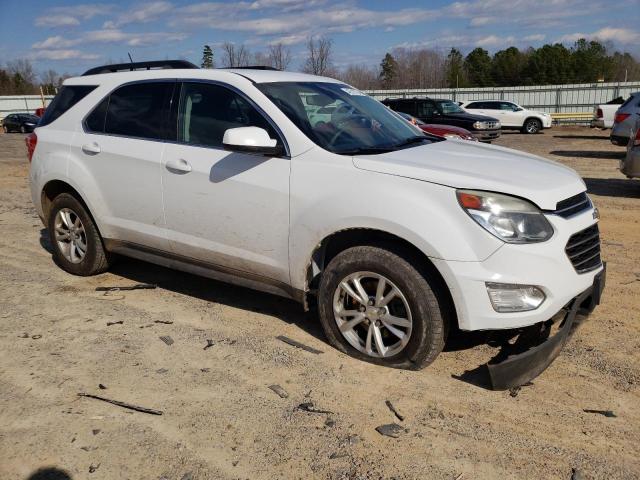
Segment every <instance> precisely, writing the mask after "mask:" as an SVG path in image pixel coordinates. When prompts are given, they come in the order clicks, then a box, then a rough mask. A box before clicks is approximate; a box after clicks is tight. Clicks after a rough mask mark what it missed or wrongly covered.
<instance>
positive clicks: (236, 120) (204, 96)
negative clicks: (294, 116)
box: [178, 82, 280, 148]
mask: <svg viewBox="0 0 640 480" xmlns="http://www.w3.org/2000/svg"><path fill="white" fill-rule="evenodd" d="M238 127H259V128H263V129H265V130H266V131H267V132H268V133H269V136H270V137H271V138H276V139H278V143H280V140H279V136H278V135H277V133H276V132H275V130H274V129H273V127H272V126H271V124H270V123H269V122H268V121H267V120H266V119H265V118H264V117H263V116H262V114H261V113H260V112H258V111H257V110H256V109H255V107H253V105H251V103H249V101H248V100H246V99H245V98H244V97H242V96H241V95H239V94H237V93H236V92H234V91H233V90H231V89H228V88H226V87H223V86H221V85H216V84H212V83H199V82H185V83H183V84H182V89H181V92H180V103H179V107H178V141H179V142H181V143H187V144H191V145H202V146H207V147H219V148H221V147H222V138H223V137H224V132H226V131H227V130H228V129H230V128H238Z"/></svg>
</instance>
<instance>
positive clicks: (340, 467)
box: [0, 128, 640, 480]
mask: <svg viewBox="0 0 640 480" xmlns="http://www.w3.org/2000/svg"><path fill="white" fill-rule="evenodd" d="M497 143H498V144H500V145H505V146H509V147H513V148H518V149H522V150H526V151H529V152H533V153H537V154H540V155H544V156H546V157H549V158H553V159H555V160H558V161H560V162H562V163H564V164H566V165H569V166H571V167H573V168H575V169H577V170H578V171H579V172H580V174H581V175H582V176H583V177H584V178H585V181H586V183H587V185H588V187H589V190H590V192H591V193H592V195H593V198H594V200H595V202H596V204H597V206H598V207H599V208H600V211H601V215H602V221H601V227H600V228H601V231H602V237H603V242H604V243H603V256H604V258H605V260H606V261H607V262H608V267H609V270H608V284H607V290H606V291H605V296H604V300H603V302H604V303H603V304H602V305H601V306H600V307H599V308H598V309H597V310H596V312H595V313H594V314H593V315H592V316H591V317H590V318H589V320H588V321H587V322H586V323H584V324H583V325H582V326H581V328H580V329H579V330H578V332H577V334H576V335H575V336H574V337H573V338H572V340H571V342H570V344H569V345H568V346H567V348H566V349H565V350H564V352H563V353H562V354H561V356H560V357H559V358H558V359H557V360H556V361H555V363H554V364H553V365H552V366H551V367H550V368H549V369H548V370H547V371H546V372H545V373H544V374H543V375H541V376H540V377H538V378H537V379H536V380H535V381H534V384H533V385H532V386H529V387H525V388H523V389H522V390H521V391H520V392H519V394H518V395H517V396H515V397H512V396H510V394H509V392H493V391H489V390H486V389H483V388H480V387H478V386H475V385H472V384H469V383H466V382H464V381H461V380H459V379H457V378H456V377H457V376H459V375H461V374H462V373H463V372H465V370H470V369H473V368H475V367H476V366H478V365H479V364H481V363H483V362H485V361H487V360H488V359H489V358H490V357H491V356H492V355H493V354H494V353H495V348H494V347H491V346H489V345H488V344H487V343H486V341H485V340H483V339H482V338H480V339H479V338H477V337H473V336H458V337H455V338H453V339H452V340H451V342H450V343H449V345H448V347H447V351H445V352H444V353H443V354H442V355H441V356H440V357H439V359H438V360H437V361H436V362H435V363H434V364H433V365H432V366H431V367H430V368H428V369H426V370H424V371H421V372H406V371H397V370H391V369H385V368H381V367H377V366H373V365H369V364H366V363H363V362H359V361H357V360H353V359H351V358H349V357H347V356H345V355H342V354H341V353H339V352H337V351H335V350H334V349H332V348H330V347H329V346H328V345H327V344H326V343H325V342H324V340H323V336H322V333H321V331H320V329H319V327H318V325H317V323H316V320H315V318H314V315H313V314H304V313H303V312H302V311H301V309H300V308H299V306H298V305H297V304H295V303H293V302H290V301H287V300H283V299H280V298H277V297H273V296H269V295H266V294H261V293H256V292H253V291H250V290H245V289H241V288H237V287H232V286H228V285H224V284H221V283H216V282H213V281H210V280H206V279H202V278H198V277H194V276H190V275H186V274H182V273H177V272H173V271H170V270H166V269H163V268H160V267H156V266H152V265H148V264H143V263H140V262H136V261H133V260H122V261H120V262H119V263H118V264H117V265H116V266H115V267H114V268H113V270H112V271H111V272H110V273H106V274H103V275H100V276H97V277H93V278H79V277H73V276H71V275H68V274H66V273H64V272H63V271H62V270H60V269H58V268H57V267H56V266H55V265H54V264H53V262H52V261H51V256H50V253H49V248H50V246H49V245H48V242H47V240H46V237H45V236H44V230H43V227H42V225H41V223H40V221H39V219H38V218H37V217H36V215H35V213H34V210H33V208H32V206H31V201H30V197H29V194H28V184H27V170H28V163H27V161H26V158H25V149H24V143H23V137H22V135H18V134H9V135H1V134H0V169H1V173H2V174H1V175H0V232H1V233H2V235H0V478H1V479H3V480H11V479H26V478H29V476H31V475H33V477H32V478H55V479H67V480H68V479H69V478H73V479H74V480H77V479H84V478H90V479H94V478H95V479H113V480H116V479H118V480H120V479H166V480H188V479H193V480H200V479H275V478H287V479H288V478H292V479H311V478H313V479H428V478H433V479H450V480H453V479H460V478H462V479H465V480H470V479H496V478H513V479H542V478H544V479H566V480H568V479H570V478H571V476H572V469H578V470H579V472H581V474H582V477H580V478H585V479H632V478H640V457H639V453H640V389H639V384H640V335H639V334H640V281H639V280H640V223H639V222H640V182H639V181H631V180H627V179H625V178H623V176H622V175H621V174H620V173H619V172H618V170H617V163H618V159H619V158H620V155H621V152H622V149H620V148H617V147H613V146H612V145H611V144H610V143H609V141H608V138H607V133H606V132H599V131H595V130H590V129H587V128H553V129H552V130H550V131H546V132H544V134H541V135H536V136H525V135H521V134H515V133H514V134H511V133H506V134H505V135H504V136H503V137H502V138H501V139H500V140H499V141H498V142H497ZM138 282H151V283H156V284H158V286H159V288H158V289H156V290H139V291H131V292H122V294H121V295H120V294H117V293H114V294H112V295H108V296H104V295H103V294H102V293H98V292H96V291H95V287H97V286H113V285H131V284H134V283H138ZM118 321H121V322H122V323H117V324H114V325H109V323H111V322H118ZM165 335H168V336H171V338H172V339H173V340H174V343H173V344H172V345H166V344H165V343H163V342H162V341H161V340H160V339H159V337H160V336H165ZM277 335H286V336H288V337H291V338H293V339H296V340H298V341H301V342H304V343H305V344H307V345H310V346H312V347H314V348H316V349H319V350H322V351H323V352H324V353H322V354H319V355H315V354H312V353H309V352H306V351H303V350H300V349H295V348H292V347H290V346H288V345H286V344H284V343H282V342H280V341H278V340H276V339H275V337H276V336H277ZM207 339H211V340H213V341H214V345H213V346H212V347H211V348H208V349H206V350H205V349H203V347H204V346H205V345H206V344H207ZM100 384H101V385H103V386H104V387H106V389H100V388H99V385H100ZM272 384H278V385H280V386H282V388H284V389H285V390H286V391H287V392H288V398H281V397H280V396H278V395H276V394H275V393H274V392H273V391H272V390H270V389H269V388H268V387H269V386H270V385H272ZM79 392H87V393H92V394H98V395H104V396H106V397H109V398H113V399H117V400H121V401H126V402H132V403H135V404H139V405H143V406H146V407H150V408H155V409H159V410H162V411H163V412H164V415H162V416H154V415H149V414H145V413H139V412H134V411H130V410H125V409H123V408H120V407H117V406H114V405H110V404H107V403H103V402H100V401H98V400H94V399H90V398H80V397H78V396H77V394H78V393H79ZM385 400H390V401H391V402H392V403H393V404H394V405H395V406H396V407H397V409H398V410H399V411H400V412H401V413H402V414H403V415H404V417H405V419H404V421H403V422H399V423H401V424H402V425H403V426H404V428H405V429H406V431H404V432H402V433H401V435H400V436H399V438H389V437H383V436H381V435H380V434H378V433H377V432H376V430H375V427H377V426H379V425H381V424H386V423H391V422H393V421H394V416H393V414H392V413H391V412H390V411H389V409H388V408H387V406H386V405H385ZM304 402H313V404H314V405H315V407H316V408H318V409H321V410H327V411H331V412H333V413H309V412H305V411H301V410H299V409H297V408H296V407H297V406H298V405H299V404H301V403H304ZM583 409H602V410H611V411H613V412H614V414H615V415H616V417H615V418H613V417H605V416H603V415H598V414H591V413H585V412H584V411H583ZM42 468H52V469H57V470H56V472H57V473H55V475H57V476H54V474H53V473H52V474H51V476H49V477H45V476H43V475H40V474H39V473H37V471H38V469H42ZM38 475H40V476H38ZM461 475H462V476H461Z"/></svg>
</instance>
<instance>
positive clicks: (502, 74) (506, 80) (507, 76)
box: [491, 47, 527, 86]
mask: <svg viewBox="0 0 640 480" xmlns="http://www.w3.org/2000/svg"><path fill="white" fill-rule="evenodd" d="M526 66H527V57H526V54H524V53H522V52H521V51H520V50H518V49H517V48H516V47H509V48H507V49H506V50H500V51H499V52H496V54H495V55H494V56H493V61H492V65H491V73H492V78H493V81H494V83H495V84H496V85H500V86H515V85H522V84H523V82H524V79H523V78H522V77H523V72H524V70H525V68H526Z"/></svg>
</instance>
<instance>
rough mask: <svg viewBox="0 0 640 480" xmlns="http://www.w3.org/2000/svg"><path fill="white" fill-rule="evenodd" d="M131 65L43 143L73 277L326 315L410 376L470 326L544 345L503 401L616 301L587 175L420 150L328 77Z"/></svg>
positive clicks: (42, 177)
mask: <svg viewBox="0 0 640 480" xmlns="http://www.w3.org/2000/svg"><path fill="white" fill-rule="evenodd" d="M117 67H118V66H109V67H104V68H96V69H93V70H91V71H89V72H88V73H89V74H85V75H84V76H81V77H77V78H70V79H68V80H66V81H65V83H64V86H63V88H62V90H61V92H60V93H59V94H58V96H57V97H56V98H55V100H54V101H53V102H52V104H51V105H50V107H49V108H48V109H47V111H46V114H45V116H44V117H43V119H42V123H41V124H40V125H39V127H38V128H37V129H36V131H35V134H34V136H33V137H31V138H30V139H29V142H30V151H31V152H32V163H31V174H30V177H31V192H32V198H33V202H34V204H35V206H36V208H37V211H38V213H39V215H40V217H41V218H42V220H43V222H44V224H45V226H46V227H47V229H48V231H49V234H50V239H51V243H52V245H53V248H54V254H53V257H54V260H55V261H56V263H57V264H58V265H59V266H60V267H61V268H63V269H64V270H66V271H67V272H70V273H72V274H75V275H94V274H97V273H100V272H103V271H105V270H106V269H107V268H108V267H109V265H110V263H111V261H112V259H113V254H122V255H127V256H131V257H136V258H139V259H143V260H147V261H150V262H153V263H158V264H161V265H165V266H168V267H171V268H176V269H180V270H185V271H188V272H192V273H196V274H199V275H203V276H207V277H212V278H216V279H221V280H223V281H228V282H233V283H236V284H240V285H244V286H248V287H251V288H255V289H259V290H264V291H267V292H272V293H274V294H278V295H282V296H285V297H289V298H293V299H295V300H298V301H299V302H301V303H302V304H304V305H305V306H306V305H308V301H309V300H310V299H313V301H314V303H315V302H317V306H318V314H319V319H320V322H321V324H322V326H323V328H324V331H325V333H326V336H327V338H328V340H329V342H330V343H331V344H332V345H333V346H335V347H336V348H338V349H340V350H341V351H343V352H345V353H348V354H350V355H353V356H355V357H358V358H361V359H364V360H368V361H371V362H374V363H379V364H383V365H387V366H392V367H399V368H421V367H423V366H425V365H428V364H429V363H431V362H432V361H433V360H434V359H435V358H436V356H437V355H438V354H439V353H440V351H441V350H442V348H443V346H444V343H445V338H446V335H447V332H448V330H450V329H452V328H460V329H462V330H488V329H489V330H490V329H521V330H518V331H516V332H515V333H518V332H523V331H527V332H529V333H530V332H531V331H532V330H535V331H536V332H538V333H540V332H541V333H540V335H537V338H538V341H537V342H536V346H535V348H531V349H529V350H527V351H526V352H524V353H521V354H519V355H515V356H514V357H509V359H508V360H507V361H506V362H502V363H500V364H496V365H494V367H495V368H496V369H499V368H500V367H501V365H506V367H505V368H507V370H502V371H499V370H495V371H494V372H493V373H494V387H500V386H503V387H504V386H508V385H512V384H514V382H515V383H521V382H522V381H528V379H530V378H531V377H532V376H535V375H536V374H537V373H539V372H540V371H542V370H543V369H544V368H545V367H546V365H548V364H549V363H550V362H551V361H552V360H553V358H554V357H555V355H557V352H558V351H559V350H560V347H561V346H562V343H563V342H564V340H565V339H566V334H567V332H568V329H569V327H570V326H571V323H572V322H573V318H574V317H575V315H576V314H577V313H578V312H579V311H582V312H588V311H591V309H592V308H593V307H594V306H595V304H597V303H598V301H599V298H600V292H601V291H602V286H603V284H604V277H603V264H602V262H601V260H600V243H599V237H598V225H597V221H596V215H595V210H594V208H593V206H592V204H591V201H590V200H589V198H588V197H587V195H586V193H585V184H584V183H583V181H582V180H581V178H580V177H579V176H578V175H577V174H576V172H575V171H573V170H571V169H570V168H567V167H564V166H562V165H559V164H556V163H554V162H551V161H549V160H545V159H543V158H539V157H535V156H533V155H527V154H523V153H520V152H516V151H513V150H508V149H506V148H500V147H493V146H488V145H481V144H475V143H470V142H465V141H458V140H443V139H441V138H438V137H432V136H429V135H425V134H422V133H420V132H418V131H417V130H416V129H415V128H414V127H413V126H412V125H410V124H409V123H407V122H406V121H404V120H403V119H402V118H401V117H399V116H398V115H396V114H395V113H393V112H392V111H390V110H389V109H388V108H386V107H385V106H384V105H382V104H381V103H379V102H377V101H376V100H374V99H372V98H371V97H369V96H367V95H364V94H363V93H361V92H360V91H358V90H356V89H355V88H352V87H350V86H348V85H345V84H344V83H342V82H340V81H337V80H333V79H330V78H322V77H316V76H311V75H305V74H302V73H289V72H280V71H271V70H266V69H262V70H261V69H235V70H225V69H219V70H200V69H196V68H188V67H189V65H188V64H186V63H185V62H179V61H169V62H159V63H145V64H142V65H138V64H132V65H124V67H122V68H124V69H127V70H128V69H136V68H138V67H142V68H151V67H165V68H164V69H148V70H134V71H127V72H116V73H109V72H112V71H114V70H118V68H117ZM169 68H172V69H169ZM303 99H304V101H303ZM323 105H331V106H335V107H336V108H335V109H334V114H333V115H332V117H331V118H327V121H324V122H318V123H315V125H314V124H313V122H312V121H311V120H310V117H311V116H313V115H314V114H315V111H316V110H317V107H321V108H322V106H323ZM566 312H568V313H567V314H566V315H565V316H566V317H567V319H568V320H566V321H565V322H564V323H563V324H562V325H563V328H562V329H561V331H560V332H559V333H558V334H556V335H555V336H553V337H549V339H546V337H547V336H548V334H549V333H548V331H549V328H548V327H549V326H550V325H551V323H550V319H552V318H554V317H555V316H557V314H561V315H564V314H565V313H566ZM524 327H530V328H524ZM515 333H514V334H515ZM514 366H515V367H514Z"/></svg>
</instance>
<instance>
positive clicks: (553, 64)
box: [202, 37, 640, 89]
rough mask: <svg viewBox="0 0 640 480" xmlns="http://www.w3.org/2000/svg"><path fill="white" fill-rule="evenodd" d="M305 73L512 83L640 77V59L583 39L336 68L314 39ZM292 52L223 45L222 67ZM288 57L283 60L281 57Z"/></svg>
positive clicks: (408, 83) (393, 80)
mask: <svg viewBox="0 0 640 480" xmlns="http://www.w3.org/2000/svg"><path fill="white" fill-rule="evenodd" d="M305 46H306V57H305V60H304V62H303V64H302V71H303V72H307V73H312V74H315V75H325V76H330V77H336V78H339V79H341V80H343V81H345V82H347V83H349V84H351V85H354V86H356V87H358V88H361V89H398V88H399V89H404V88H416V89H419V88H446V87H448V88H464V87H508V86H517V85H553V84H567V83H596V82H624V81H635V80H640V62H638V61H637V60H636V59H635V58H634V57H633V56H632V55H631V54H629V53H626V52H619V51H616V50H613V48H612V46H611V45H610V44H604V43H601V42H599V41H596V40H591V41H589V40H586V39H580V40H578V41H576V42H575V43H574V45H573V46H571V47H566V46H564V45H563V44H561V43H555V44H547V45H543V46H542V47H539V48H533V47H530V48H527V49H524V50H520V49H518V48H516V47H509V48H506V49H504V50H500V51H498V52H496V53H494V54H493V55H491V54H489V52H488V51H487V50H485V49H483V48H480V47H478V48H475V49H473V50H472V51H470V52H469V53H468V54H467V55H466V56H465V55H463V54H462V52H461V51H460V50H459V49H457V48H451V50H450V51H449V52H448V53H444V52H442V51H441V50H436V49H429V48H395V49H393V50H392V51H390V52H388V53H386V54H385V56H384V58H383V59H382V61H381V62H380V65H379V66H370V65H365V64H353V65H347V66H346V67H343V68H337V67H336V66H335V63H334V46H333V41H332V40H331V39H330V38H327V37H319V38H313V37H310V38H309V39H307V42H306V45H305ZM291 58H292V56H291V51H290V50H289V48H288V47H286V46H284V45H282V44H278V45H274V46H270V47H269V49H268V50H267V52H266V53H262V52H260V53H257V54H254V55H252V54H251V53H250V52H249V50H248V49H247V48H246V47H245V46H244V45H240V46H237V45H234V44H230V43H225V44H223V45H222V47H221V58H220V61H221V66H223V67H227V68H228V67H242V66H248V65H265V66H271V67H275V68H279V69H281V70H286V69H287V68H288V67H289V65H290V63H291ZM283 59H284V60H283ZM214 66H215V64H214V61H213V50H212V49H211V47H210V46H208V45H206V46H205V49H204V51H203V61H202V67H203V68H213V67H214Z"/></svg>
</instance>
